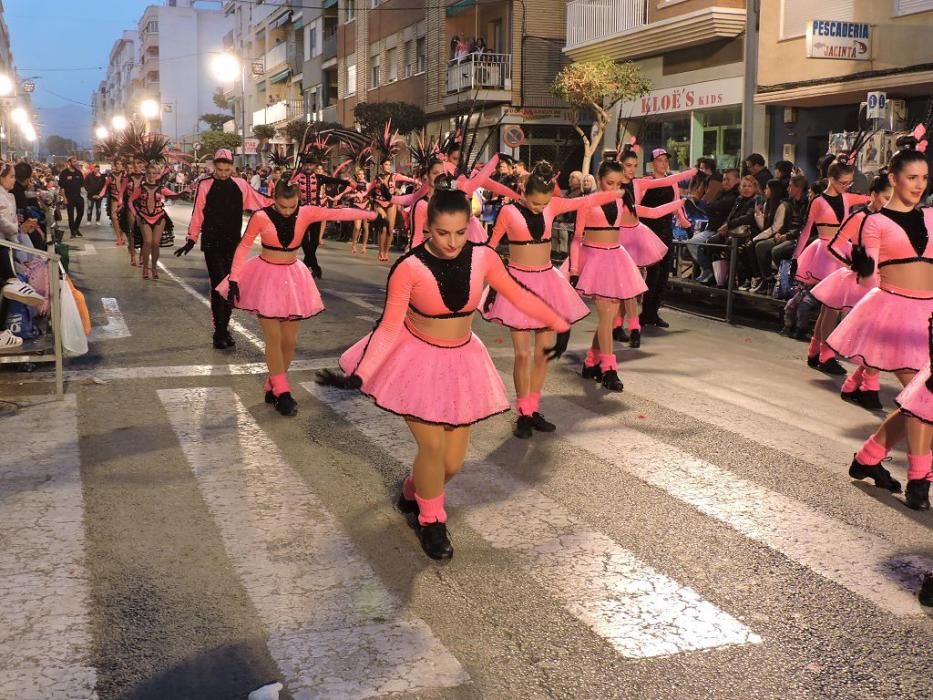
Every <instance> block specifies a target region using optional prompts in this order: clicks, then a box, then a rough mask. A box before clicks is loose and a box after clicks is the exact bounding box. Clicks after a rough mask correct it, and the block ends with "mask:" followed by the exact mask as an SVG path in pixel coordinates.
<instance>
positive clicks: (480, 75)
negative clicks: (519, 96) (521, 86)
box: [446, 53, 512, 102]
mask: <svg viewBox="0 0 933 700" xmlns="http://www.w3.org/2000/svg"><path fill="white" fill-rule="evenodd" d="M477 90H479V94H478V97H477V99H478V100H480V101H482V102H508V101H509V100H511V99H512V54H509V53H483V54H470V55H469V56H467V57H465V58H463V59H461V60H459V61H458V60H456V59H454V60H451V61H448V63H447V98H446V101H447V102H457V101H459V99H460V97H459V95H460V93H463V92H470V93H472V92H475V91H477Z"/></svg>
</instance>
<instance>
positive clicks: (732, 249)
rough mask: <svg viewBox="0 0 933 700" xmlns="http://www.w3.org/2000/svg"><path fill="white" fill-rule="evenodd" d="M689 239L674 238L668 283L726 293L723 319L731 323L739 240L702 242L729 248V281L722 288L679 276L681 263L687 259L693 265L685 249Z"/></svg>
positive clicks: (709, 245) (718, 247)
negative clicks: (671, 265)
mask: <svg viewBox="0 0 933 700" xmlns="http://www.w3.org/2000/svg"><path fill="white" fill-rule="evenodd" d="M689 242H690V241H689V240H683V241H681V240H675V241H674V242H673V247H674V260H673V265H674V270H673V277H672V279H671V280H670V283H671V284H673V285H674V286H679V287H684V288H690V289H702V290H704V291H706V292H708V293H709V294H712V295H722V294H725V295H726V317H725V318H724V319H723V320H724V321H725V322H726V323H732V316H733V313H732V312H733V309H734V308H735V294H736V290H735V270H736V262H737V260H738V254H739V241H738V239H737V238H730V239H729V242H728V243H704V244H703V245H704V246H706V247H707V248H717V249H720V250H726V249H728V250H729V282H728V284H727V285H726V287H725V288H724V289H720V288H719V287H710V286H707V285H705V284H700V283H699V282H694V281H693V280H688V279H684V278H683V277H681V276H680V274H681V270H682V269H683V263H684V262H685V261H687V260H689V262H690V266H691V269H692V267H693V256H691V255H690V254H689V252H688V251H687V244H688V243H689Z"/></svg>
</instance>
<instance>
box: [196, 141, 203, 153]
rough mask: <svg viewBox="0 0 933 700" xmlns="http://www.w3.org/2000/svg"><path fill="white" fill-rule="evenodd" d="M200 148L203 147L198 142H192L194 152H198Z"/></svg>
mask: <svg viewBox="0 0 933 700" xmlns="http://www.w3.org/2000/svg"><path fill="white" fill-rule="evenodd" d="M202 148H203V145H202V144H201V142H200V141H195V142H194V150H195V151H200V150H201V149H202Z"/></svg>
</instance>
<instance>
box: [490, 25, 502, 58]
mask: <svg viewBox="0 0 933 700" xmlns="http://www.w3.org/2000/svg"><path fill="white" fill-rule="evenodd" d="M489 29H490V32H489V36H490V37H492V44H490V45H489V48H490V49H492V50H493V51H494V52H495V53H506V51H505V35H504V34H503V33H502V20H501V19H497V20H496V21H495V22H490V23H489Z"/></svg>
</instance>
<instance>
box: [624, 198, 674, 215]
mask: <svg viewBox="0 0 933 700" xmlns="http://www.w3.org/2000/svg"><path fill="white" fill-rule="evenodd" d="M683 205H684V203H683V201H682V200H681V199H679V198H678V199H675V200H674V201H673V202H668V203H667V204H662V205H661V206H658V207H645V206H642V205H641V204H636V205H635V214H637V215H638V218H639V219H660V218H661V217H662V216H670V215H671V214H675V213H677V210H679V209H680V208H681V207H682V206H683Z"/></svg>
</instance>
